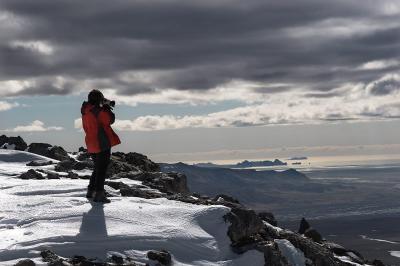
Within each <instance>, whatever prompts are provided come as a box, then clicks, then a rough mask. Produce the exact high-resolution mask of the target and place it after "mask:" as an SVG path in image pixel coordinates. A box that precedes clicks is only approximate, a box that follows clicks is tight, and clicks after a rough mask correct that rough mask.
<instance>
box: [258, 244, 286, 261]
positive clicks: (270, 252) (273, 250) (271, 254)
mask: <svg viewBox="0 0 400 266" xmlns="http://www.w3.org/2000/svg"><path fill="white" fill-rule="evenodd" d="M257 250H259V251H261V252H263V253H264V259H265V265H273V266H289V263H288V261H287V259H286V258H285V256H283V255H282V253H281V252H280V251H279V248H278V245H277V244H276V243H274V242H271V243H268V244H265V245H261V246H260V245H259V246H258V248H257Z"/></svg>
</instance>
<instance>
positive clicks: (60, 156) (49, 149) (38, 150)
mask: <svg viewBox="0 0 400 266" xmlns="http://www.w3.org/2000/svg"><path fill="white" fill-rule="evenodd" d="M28 152H31V153H35V154H39V155H42V156H46V157H49V158H52V159H55V160H58V161H62V160H66V159H68V158H69V155H68V153H67V152H66V151H65V150H64V149H63V148H62V147H60V146H52V145H50V144H48V143H31V144H30V145H29V146H28Z"/></svg>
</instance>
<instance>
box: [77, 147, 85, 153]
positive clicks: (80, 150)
mask: <svg viewBox="0 0 400 266" xmlns="http://www.w3.org/2000/svg"><path fill="white" fill-rule="evenodd" d="M78 152H87V149H85V148H84V147H79V149H78Z"/></svg>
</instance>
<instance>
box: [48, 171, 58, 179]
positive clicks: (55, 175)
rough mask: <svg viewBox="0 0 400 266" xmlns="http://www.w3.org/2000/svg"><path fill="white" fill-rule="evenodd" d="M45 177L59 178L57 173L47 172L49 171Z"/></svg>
mask: <svg viewBox="0 0 400 266" xmlns="http://www.w3.org/2000/svg"><path fill="white" fill-rule="evenodd" d="M46 178H47V179H60V176H59V175H58V174H56V173H51V172H49V173H47V176H46Z"/></svg>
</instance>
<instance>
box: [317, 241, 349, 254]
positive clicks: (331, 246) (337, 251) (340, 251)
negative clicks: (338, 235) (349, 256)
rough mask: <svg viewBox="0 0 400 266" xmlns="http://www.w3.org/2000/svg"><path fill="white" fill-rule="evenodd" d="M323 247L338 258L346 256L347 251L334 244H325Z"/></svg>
mask: <svg viewBox="0 0 400 266" xmlns="http://www.w3.org/2000/svg"><path fill="white" fill-rule="evenodd" d="M322 245H323V246H324V247H326V248H328V249H329V250H330V251H332V252H333V253H335V254H336V255H338V256H344V255H346V252H347V249H346V248H344V247H343V246H341V245H339V244H336V243H333V242H323V243H322Z"/></svg>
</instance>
